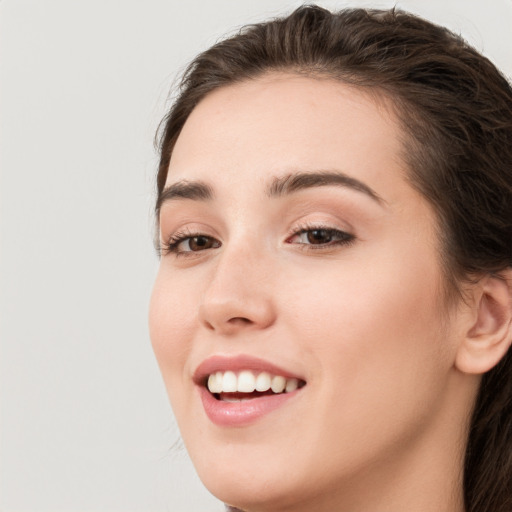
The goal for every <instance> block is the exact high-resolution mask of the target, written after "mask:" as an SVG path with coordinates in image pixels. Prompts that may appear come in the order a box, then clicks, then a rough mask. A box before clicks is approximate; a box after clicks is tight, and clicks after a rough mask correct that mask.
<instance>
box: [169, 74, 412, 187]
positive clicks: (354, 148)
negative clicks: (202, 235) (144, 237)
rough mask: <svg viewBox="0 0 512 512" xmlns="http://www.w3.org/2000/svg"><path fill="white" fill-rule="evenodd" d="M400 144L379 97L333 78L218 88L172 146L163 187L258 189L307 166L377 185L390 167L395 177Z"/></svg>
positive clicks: (270, 78)
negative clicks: (210, 184) (200, 184)
mask: <svg viewBox="0 0 512 512" xmlns="http://www.w3.org/2000/svg"><path fill="white" fill-rule="evenodd" d="M400 140H401V131H400V128H399V126H398V122H397V121H396V119H395V117H394V115H393V113H392V108H391V106H390V104H389V102H387V100H385V99H384V98H377V97H376V96H375V95H370V94H369V93H367V92H365V91H363V90H362V89H360V88H355V87H352V86H349V85H346V84H343V83H341V82H339V81H335V80H332V79H327V78H311V77H305V76H300V75H293V74H269V75H265V76H263V77H260V78H258V79H255V80H250V81H246V82H242V83H239V84H234V85H230V86H227V87H222V88H220V89H217V90H215V91H213V92H212V93H210V94H209V95H207V96H206V97H205V98H204V99H203V100H202V101H201V102H200V103H199V105H198V106H197V107H196V108H195V109H194V110H193V111H192V113H191V115H190V116H189V118H188V120H187V122H186V123H185V125H184V127H183V130H182V132H181V134H180V136H179V137H178V140H177V142H176V145H175V147H174V151H173V154H172V158H171V163H170V167H169V173H168V176H167V185H169V184H170V183H173V182H175V181H179V180H184V179H191V180H194V179H199V180H207V181H214V182H217V183H226V184H234V183H239V182H242V181H243V182H244V183H246V184H249V182H251V183H254V184H256V183H255V182H259V181H261V180H265V179H266V178H268V177H272V176H279V175H280V174H284V173H287V172H291V171H293V170H294V169H299V170H301V171H304V170H308V169H309V168H311V169H315V170H318V169H324V170H327V169H340V170H342V171H343V172H347V173H355V174H357V176H354V177H364V178H365V179H366V180H370V181H375V180H378V179H380V178H381V177H382V176H380V175H381V174H382V170H383V169H382V168H383V167H384V166H387V167H388V169H387V170H388V171H389V167H390V166H392V167H394V168H395V169H396V171H397V172H396V174H397V177H398V175H401V174H402V170H403V168H404V165H403V163H402V161H401V158H400V156H399V155H400V152H401V142H400ZM384 164H385V165H384Z"/></svg>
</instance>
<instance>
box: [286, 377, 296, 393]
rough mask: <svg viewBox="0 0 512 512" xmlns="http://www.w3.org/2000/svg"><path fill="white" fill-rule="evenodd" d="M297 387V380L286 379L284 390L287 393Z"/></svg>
mask: <svg viewBox="0 0 512 512" xmlns="http://www.w3.org/2000/svg"><path fill="white" fill-rule="evenodd" d="M298 387H299V381H298V380H297V379H288V380H287V381H286V387H285V388H284V389H285V391H286V392H287V393H291V392H292V391H295V390H296V389H297V388H298Z"/></svg>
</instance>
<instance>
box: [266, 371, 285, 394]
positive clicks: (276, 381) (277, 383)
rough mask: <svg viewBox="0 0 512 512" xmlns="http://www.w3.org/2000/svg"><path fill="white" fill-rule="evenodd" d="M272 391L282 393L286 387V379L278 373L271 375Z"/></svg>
mask: <svg viewBox="0 0 512 512" xmlns="http://www.w3.org/2000/svg"><path fill="white" fill-rule="evenodd" d="M270 387H271V388H272V391H273V392H274V393H282V392H283V391H284V389H285V388H286V379H285V378H284V377H281V376H280V375H276V376H275V377H272V385H271V386H270Z"/></svg>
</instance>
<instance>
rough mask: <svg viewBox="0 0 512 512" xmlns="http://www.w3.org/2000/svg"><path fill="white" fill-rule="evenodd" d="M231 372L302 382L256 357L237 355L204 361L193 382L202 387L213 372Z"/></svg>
mask: <svg viewBox="0 0 512 512" xmlns="http://www.w3.org/2000/svg"><path fill="white" fill-rule="evenodd" d="M228 370H231V371H233V372H237V371H241V370H253V371H255V372H268V373H271V374H272V375H282V376H283V377H286V378H287V379H293V378H295V379H298V380H304V379H303V378H301V377H300V376H299V375H296V374H294V373H293V372H290V371H289V370H286V369H285V368H282V367H280V366H278V365H276V364H274V363H271V362H269V361H265V360H264V359H260V358H258V357H253V356H249V355H246V354H239V355H235V356H233V355H232V356H226V355H214V356H211V357H209V358H207V359H205V360H204V361H203V362H202V363H201V364H200V365H199V366H198V367H197V368H196V371H195V372H194V375H193V380H194V382H195V383H196V384H200V385H204V383H205V382H206V380H207V378H208V377H209V375H211V374H212V373H215V372H225V371H228Z"/></svg>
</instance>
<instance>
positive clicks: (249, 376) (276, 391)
mask: <svg viewBox="0 0 512 512" xmlns="http://www.w3.org/2000/svg"><path fill="white" fill-rule="evenodd" d="M305 385H306V382H305V381H303V380H302V379H297V378H287V377H284V376H283V375H273V374H271V373H269V372H265V371H263V372H254V371H252V370H242V371H239V372H234V371H217V372H215V373H211V374H210V375H209V376H208V378H207V381H206V382H205V386H206V388H207V389H208V391H209V392H210V393H211V394H212V395H213V396H214V398H215V399H216V400H220V401H223V402H228V403H237V402H246V401H249V400H254V399H256V398H261V397H264V396H275V395H281V394H284V393H292V392H293V391H296V390H297V389H300V388H302V387H304V386H305Z"/></svg>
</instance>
